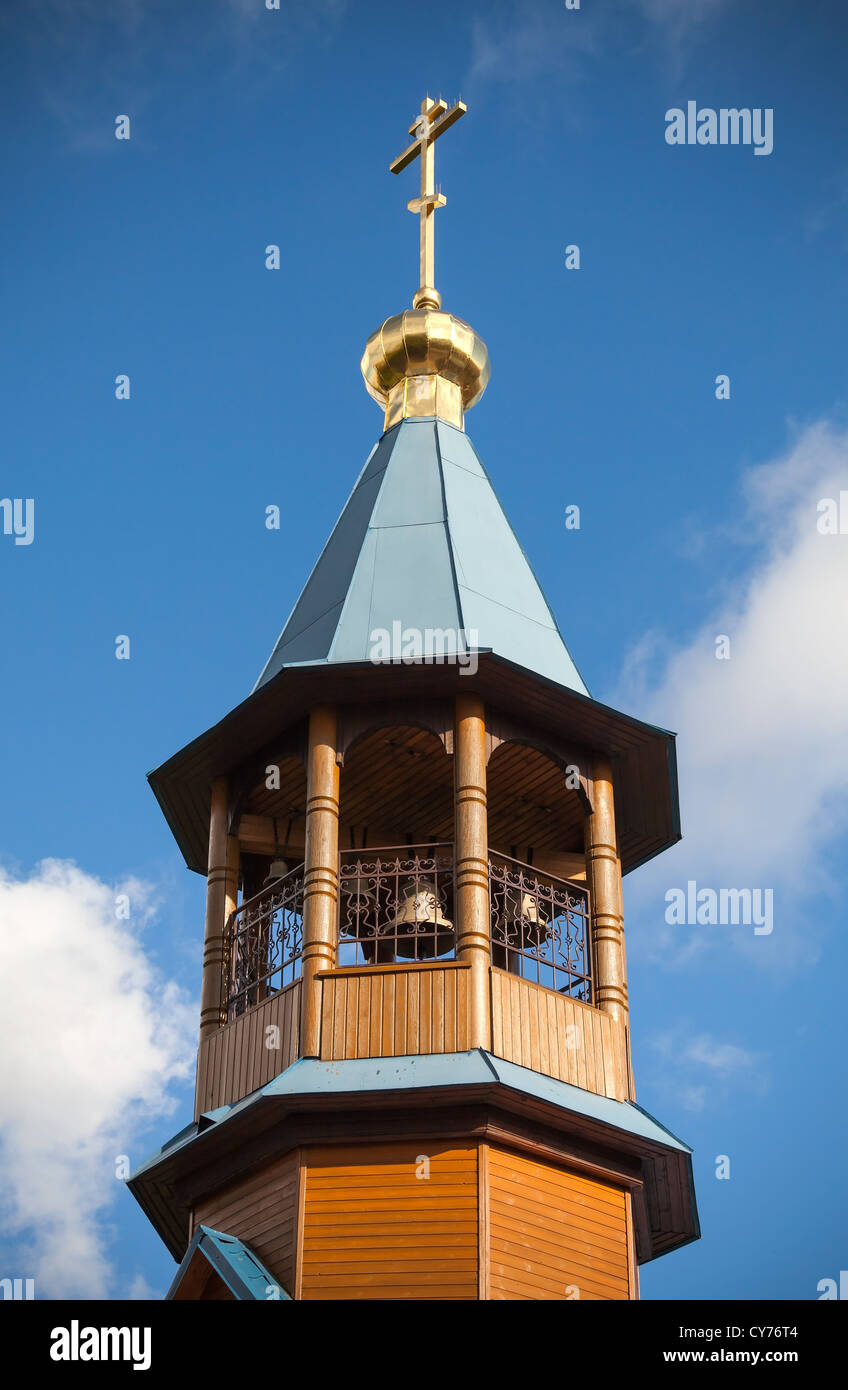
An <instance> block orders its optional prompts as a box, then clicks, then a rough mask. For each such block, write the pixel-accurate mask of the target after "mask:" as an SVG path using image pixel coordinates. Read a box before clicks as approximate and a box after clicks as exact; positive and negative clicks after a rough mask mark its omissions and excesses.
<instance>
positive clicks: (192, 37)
mask: <svg viewBox="0 0 848 1390" xmlns="http://www.w3.org/2000/svg"><path fill="white" fill-rule="evenodd" d="M349 4H350V0H311V3H309V4H306V5H305V4H302V3H299V2H298V3H296V0H281V6H280V9H279V10H268V9H267V8H266V6H265V4H264V0H209V3H208V4H206V5H204V6H202V7H193V6H189V7H184V8H182V9H181V8H180V7H179V6H173V5H170V4H168V3H167V0H121V3H117V4H116V3H113V2H112V0H42V3H40V4H39V5H37V6H31V7H29V8H28V9H22V8H21V7H17V8H14V7H5V8H2V9H0V36H2V40H3V42H4V45H5V47H6V49H7V50H8V51H14V52H15V55H16V58H17V60H18V61H19V62H20V63H21V64H22V65H23V66H24V68H25V69H26V70H27V72H28V74H29V76H30V80H31V85H32V87H33V90H34V91H35V92H36V93H37V94H38V97H39V99H40V100H41V102H42V104H43V106H44V108H45V109H46V110H47V111H48V112H49V113H50V114H51V115H52V116H54V118H55V120H56V122H57V125H58V126H59V128H60V129H61V130H62V131H63V133H64V137H65V141H66V143H67V145H68V146H69V147H70V148H72V149H77V150H85V151H94V150H104V151H105V150H115V149H120V146H118V145H116V142H115V139H114V129H113V125H112V121H113V119H114V116H116V115H119V114H127V115H129V116H130V117H131V118H132V119H133V120H134V121H136V120H138V118H139V117H140V116H142V114H143V113H145V112H146V111H148V110H149V109H150V108H151V106H153V105H154V104H155V102H156V101H157V99H159V98H160V97H161V94H162V93H163V92H167V91H172V90H173V88H174V85H175V83H178V84H181V85H185V84H186V83H192V84H194V85H195V86H196V85H197V82H198V75H199V72H200V70H201V69H200V64H199V63H198V58H199V56H201V55H202V56H203V57H204V58H207V59H208V58H209V57H210V56H211V57H212V59H213V60H214V63H213V69H214V72H215V76H216V79H217V80H218V81H219V82H220V81H227V80H230V79H232V80H233V81H234V83H235V85H236V88H237V90H238V92H239V94H240V95H241V96H243V97H244V98H245V99H246V100H251V99H253V98H254V97H255V95H256V92H257V90H258V91H264V90H266V89H267V87H268V85H269V84H270V83H271V82H272V81H273V80H274V79H275V78H277V77H279V75H280V73H281V72H282V71H283V70H284V69H286V68H287V67H288V66H289V65H290V64H291V63H292V62H294V61H297V57H298V54H299V53H300V52H301V51H302V49H303V47H304V45H306V44H320V45H324V44H327V43H330V42H333V41H334V40H335V39H336V37H337V36H338V33H339V30H340V27H341V25H342V23H343V20H344V18H345V15H346V14H347V12H348V9H349ZM132 138H133V140H134V141H135V142H137V143H143V142H144V134H143V125H142V123H141V122H140V121H138V124H137V125H136V126H135V127H134V129H133V136H132Z"/></svg>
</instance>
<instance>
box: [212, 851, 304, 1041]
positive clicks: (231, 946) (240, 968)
mask: <svg viewBox="0 0 848 1390" xmlns="http://www.w3.org/2000/svg"><path fill="white" fill-rule="evenodd" d="M225 947H226V949H225V952H224V984H225V988H224V999H225V1001H226V1020H225V1021H226V1022H229V1020H230V1019H233V1018H238V1017H239V1015H240V1014H243V1013H244V1012H245V1010H246V1009H249V1008H251V1007H252V1005H254V1004H259V1003H261V1002H262V1000H263V999H267V998H268V996H269V995H270V994H275V993H277V991H279V990H281V989H283V988H284V987H285V986H286V985H289V984H291V983H292V982H293V981H294V980H296V979H298V978H299V976H300V970H301V955H302V952H303V868H302V867H299V868H296V869H292V870H291V872H290V873H288V874H286V876H285V878H278V879H277V880H276V881H275V882H274V883H271V884H269V885H268V887H267V888H263V889H262V890H261V891H260V892H259V893H256V894H254V896H253V897H252V898H248V899H247V901H246V902H243V903H242V904H241V906H240V907H238V908H236V910H235V912H233V913H231V914H230V917H229V919H228V921H227V927H226V936H225Z"/></svg>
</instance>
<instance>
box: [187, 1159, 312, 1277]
mask: <svg viewBox="0 0 848 1390" xmlns="http://www.w3.org/2000/svg"><path fill="white" fill-rule="evenodd" d="M299 1175H300V1152H299V1150H296V1149H295V1150H292V1152H291V1153H287V1154H286V1155H285V1156H284V1157H283V1158H278V1159H275V1160H274V1162H273V1163H269V1164H266V1166H265V1167H264V1168H260V1169H259V1170H258V1171H257V1172H255V1173H253V1174H251V1175H250V1176H249V1177H247V1178H240V1179H239V1180H238V1181H237V1182H234V1183H231V1184H230V1185H229V1186H228V1187H224V1188H221V1189H220V1190H219V1191H218V1192H216V1193H214V1194H213V1196H211V1197H206V1198H204V1199H203V1201H201V1202H198V1204H197V1206H196V1207H195V1209H194V1222H193V1229H194V1230H196V1229H197V1227H198V1226H199V1225H202V1226H211V1227H212V1230H213V1231H224V1232H225V1233H226V1234H227V1235H230V1236H238V1237H239V1239H240V1240H243V1241H244V1242H245V1244H246V1245H248V1246H249V1247H250V1249H251V1250H252V1251H253V1252H254V1253H255V1254H256V1255H258V1256H259V1258H260V1260H261V1261H262V1263H263V1264H264V1265H265V1268H266V1269H267V1270H268V1272H269V1274H272V1275H273V1276H274V1278H275V1279H276V1280H277V1281H278V1282H279V1284H280V1287H281V1288H283V1289H285V1291H286V1293H287V1294H288V1295H289V1296H290V1297H291V1298H293V1297H294V1281H295V1260H296V1242H297V1209H298V1188H299ZM204 1297H205V1295H204Z"/></svg>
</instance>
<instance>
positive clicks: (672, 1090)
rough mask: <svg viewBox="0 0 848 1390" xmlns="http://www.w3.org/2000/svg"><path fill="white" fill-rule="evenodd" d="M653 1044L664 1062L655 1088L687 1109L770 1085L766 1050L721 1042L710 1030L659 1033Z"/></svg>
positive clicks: (760, 1090) (654, 1080)
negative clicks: (758, 1050)
mask: <svg viewBox="0 0 848 1390" xmlns="http://www.w3.org/2000/svg"><path fill="white" fill-rule="evenodd" d="M649 1048H650V1051H651V1053H652V1054H653V1056H654V1057H655V1058H657V1059H658V1060H659V1062H660V1063H661V1070H660V1072H659V1074H658V1075H657V1074H655V1075H653V1076H652V1077H651V1078H650V1080H651V1086H652V1089H654V1090H655V1091H657V1092H658V1093H659V1094H660V1095H662V1096H664V1097H668V1098H673V1100H674V1102H675V1104H679V1105H681V1106H682V1107H683V1109H684V1110H692V1111H700V1110H704V1109H705V1108H706V1106H707V1103H708V1101H710V1100H715V1099H721V1098H723V1097H725V1096H726V1095H728V1094H729V1092H730V1089H731V1087H732V1089H733V1091H734V1093H738V1092H739V1091H740V1090H748V1091H753V1092H756V1093H758V1094H762V1093H763V1092H764V1091H766V1090H767V1088H768V1077H767V1072H766V1064H765V1059H764V1057H763V1056H762V1054H760V1053H757V1052H752V1051H750V1050H749V1049H748V1048H745V1047H739V1046H738V1045H737V1044H736V1043H729V1042H720V1041H719V1040H718V1039H717V1038H714V1037H712V1036H711V1035H710V1034H709V1033H699V1034H696V1035H694V1036H688V1035H687V1033H686V1032H685V1031H684V1030H683V1029H677V1030H675V1031H672V1032H667V1033H660V1034H657V1035H656V1036H655V1037H654V1038H652V1039H651V1041H650V1042H649Z"/></svg>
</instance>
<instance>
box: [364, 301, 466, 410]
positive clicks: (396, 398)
mask: <svg viewBox="0 0 848 1390" xmlns="http://www.w3.org/2000/svg"><path fill="white" fill-rule="evenodd" d="M425 295H427V296H429V295H435V296H436V298H437V299H439V295H438V291H436V290H431V289H428V288H427V287H426V286H425V287H423V288H422V289H420V290H419V291H418V293H417V294H416V296H415V301H414V302H415V303H416V307H415V308H414V309H407V310H405V312H404V313H402V314H395V315H394V316H393V317H392V318H390V319H386V321H385V323H384V324H383V325H382V326H381V327H380V328H378V329H377V330H376V332H374V333H372V334H371V337H370V338H369V339H368V342H367V343H366V344H365V352H364V353H363V355H362V362H361V364H360V365H361V368H362V375H363V377H364V378H365V388H366V390H367V392H368V394H369V396H371V397H373V399H374V400H375V401H377V403H378V404H379V405H381V406H382V407H383V408H384V410H385V425H384V428H385V429H387V430H388V429H391V427H392V426H393V425H396V424H398V423H399V422H400V421H401V420H409V419H427V418H431V417H436V418H437V419H439V420H445V421H446V422H447V423H448V424H449V425H454V426H455V427H456V428H457V429H460V430H461V429H464V428H465V411H466V410H469V409H470V408H471V406H472V405H475V404H476V403H477V401H479V399H480V397H481V396H482V394H483V392H484V391H485V389H486V386H487V385H488V381H489V376H490V374H491V367H490V364H489V352H488V349H487V347H486V344H485V343H484V342H483V339H482V338H480V337H479V336H478V335H477V334H476V333H475V332H474V329H473V328H471V327H470V325H469V324H467V323H465V322H464V321H463V320H462V319H458V318H456V316H455V315H454V314H446V313H443V312H442V311H441V309H440V308H433V307H429V305H428V307H427V308H425V307H423V306H424V303H425V300H424V296H425ZM439 302H441V301H440V300H439ZM419 306H420V307H419Z"/></svg>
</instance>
